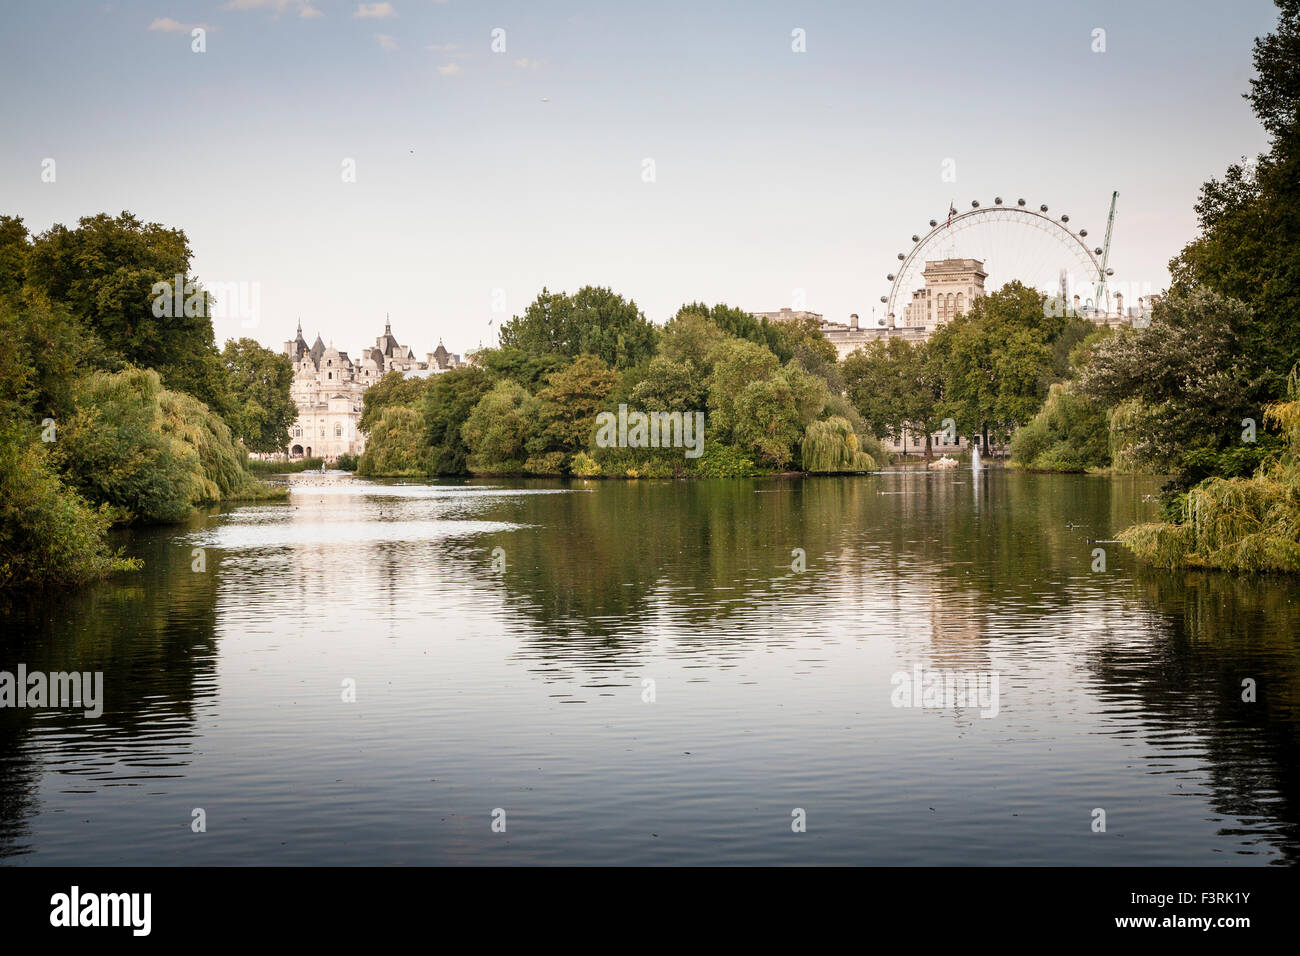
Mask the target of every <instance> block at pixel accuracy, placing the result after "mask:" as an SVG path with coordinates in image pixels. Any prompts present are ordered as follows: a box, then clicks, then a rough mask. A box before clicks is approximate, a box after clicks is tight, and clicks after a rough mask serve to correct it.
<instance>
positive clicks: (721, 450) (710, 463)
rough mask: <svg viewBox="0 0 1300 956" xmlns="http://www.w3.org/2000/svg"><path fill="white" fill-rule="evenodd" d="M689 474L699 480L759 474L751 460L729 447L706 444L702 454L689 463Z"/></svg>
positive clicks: (745, 476)
mask: <svg viewBox="0 0 1300 956" xmlns="http://www.w3.org/2000/svg"><path fill="white" fill-rule="evenodd" d="M688 468H689V470H690V473H691V474H693V475H695V476H696V477H699V478H748V477H750V476H751V475H757V474H760V471H759V469H758V468H756V467H754V461H753V459H751V458H749V457H747V456H746V455H745V453H744V452H743V451H742V450H741V449H739V448H735V447H733V446H731V445H719V444H717V443H707V444H706V445H705V446H704V454H702V455H701V456H700V457H699V458H696V459H693V460H691V461H690V463H689V465H688Z"/></svg>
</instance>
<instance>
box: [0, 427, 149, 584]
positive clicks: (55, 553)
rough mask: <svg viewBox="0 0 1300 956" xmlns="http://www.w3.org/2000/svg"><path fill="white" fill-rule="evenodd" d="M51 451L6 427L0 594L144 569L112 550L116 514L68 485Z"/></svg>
mask: <svg viewBox="0 0 1300 956" xmlns="http://www.w3.org/2000/svg"><path fill="white" fill-rule="evenodd" d="M48 447H49V446H48V445H47V444H46V443H44V442H40V441H36V440H35V438H34V434H27V433H25V432H24V430H23V429H22V428H21V427H20V426H19V425H17V424H16V423H14V422H12V421H8V420H5V421H3V422H0V590H4V589H9V588H32V587H54V586H59V585H76V584H82V583H84V582H86V581H92V580H95V579H97V578H102V577H105V576H106V575H108V574H111V573H113V572H115V571H129V570H134V569H136V568H138V567H139V566H140V563H139V562H138V561H135V560H131V559H127V558H123V557H122V556H121V553H120V552H115V551H113V550H112V549H110V548H109V546H108V543H107V539H106V537H105V535H106V533H107V531H108V528H109V525H110V524H112V520H113V519H112V514H111V512H110V511H109V510H108V509H105V508H96V507H94V506H93V505H91V503H90V502H88V501H87V500H86V499H85V498H84V497H82V496H81V495H80V494H78V493H77V492H76V491H75V490H74V489H73V488H71V487H69V486H68V485H67V484H66V483H65V482H64V481H63V479H62V478H61V477H60V475H59V473H58V471H57V470H56V468H55V467H54V463H53V462H51V460H50V457H49V452H48Z"/></svg>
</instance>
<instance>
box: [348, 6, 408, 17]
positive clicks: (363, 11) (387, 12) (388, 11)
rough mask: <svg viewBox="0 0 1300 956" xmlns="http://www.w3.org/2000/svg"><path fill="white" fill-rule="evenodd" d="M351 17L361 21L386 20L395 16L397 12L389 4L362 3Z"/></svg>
mask: <svg viewBox="0 0 1300 956" xmlns="http://www.w3.org/2000/svg"><path fill="white" fill-rule="evenodd" d="M352 16H353V17H355V18H358V19H361V20H387V19H388V18H389V17H395V16H397V11H396V10H394V9H393V5H392V4H391V3H363V4H360V5H359V6H358V7H357V12H356V13H354V14H352Z"/></svg>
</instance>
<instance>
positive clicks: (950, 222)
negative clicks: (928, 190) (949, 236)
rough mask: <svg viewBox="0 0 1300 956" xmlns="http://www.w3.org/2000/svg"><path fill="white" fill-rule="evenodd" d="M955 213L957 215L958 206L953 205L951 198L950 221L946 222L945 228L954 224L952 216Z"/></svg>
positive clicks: (949, 207)
mask: <svg viewBox="0 0 1300 956" xmlns="http://www.w3.org/2000/svg"><path fill="white" fill-rule="evenodd" d="M955 215H957V207H956V206H955V205H953V201H952V200H951V199H949V200H948V221H947V222H946V223H944V228H945V229H946V228H948V227H949V226H951V225H952V217H953V216H955Z"/></svg>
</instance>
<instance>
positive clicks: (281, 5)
mask: <svg viewBox="0 0 1300 956" xmlns="http://www.w3.org/2000/svg"><path fill="white" fill-rule="evenodd" d="M221 9H223V10H270V11H271V12H272V13H274V14H275V15H276V16H279V15H280V14H282V13H284V12H285V11H286V10H297V11H298V16H299V17H301V18H302V19H304V20H311V19H313V18H315V17H323V16H325V14H323V13H321V12H320V11H319V10H317V9H316V8H315V7H313V6H312V5H311V0H228V2H227V3H226V5H225V6H223V7H222V8H221Z"/></svg>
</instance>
